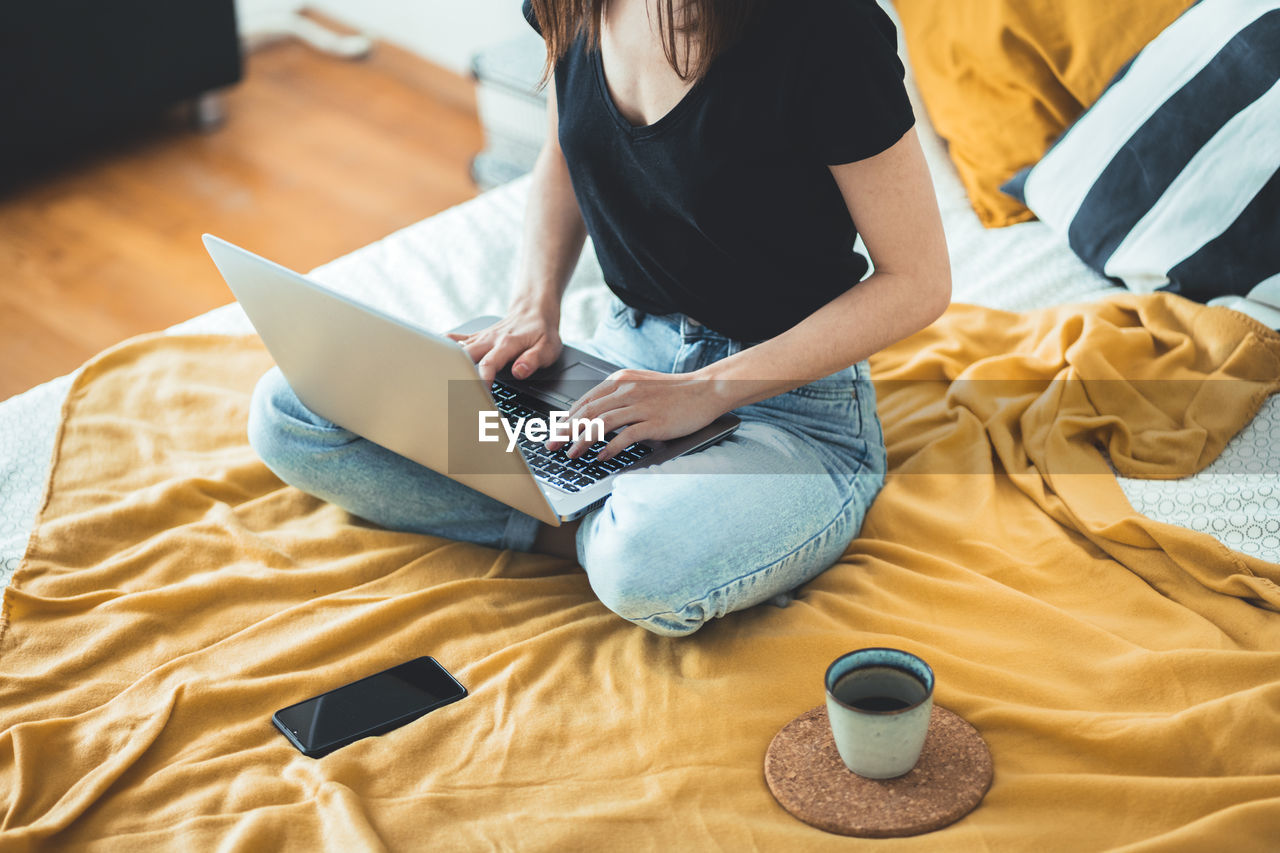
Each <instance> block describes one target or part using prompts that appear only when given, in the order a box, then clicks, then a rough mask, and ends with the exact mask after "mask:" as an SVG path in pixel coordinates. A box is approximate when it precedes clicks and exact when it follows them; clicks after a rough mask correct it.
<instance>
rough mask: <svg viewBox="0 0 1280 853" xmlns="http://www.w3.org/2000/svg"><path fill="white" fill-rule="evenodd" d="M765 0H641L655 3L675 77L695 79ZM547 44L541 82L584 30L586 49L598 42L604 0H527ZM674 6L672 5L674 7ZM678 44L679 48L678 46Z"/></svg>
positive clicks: (663, 42) (743, 27)
mask: <svg viewBox="0 0 1280 853" xmlns="http://www.w3.org/2000/svg"><path fill="white" fill-rule="evenodd" d="M766 1H767V0H646V4H648V3H653V4H654V5H656V6H657V11H658V16H659V31H660V33H661V35H662V50H663V52H664V53H665V54H666V55H667V61H668V62H670V63H671V67H672V68H674V69H675V72H676V74H678V75H679V76H680V79H681V80H690V79H694V80H696V79H699V78H701V77H702V75H704V74H706V73H707V69H708V68H710V67H711V63H712V62H713V61H714V60H715V58H716V57H717V56H719V55H720V54H721V53H722V52H723V51H724V49H725V48H726V47H728V46H729V45H730V44H732V43H733V41H734V40H735V39H736V38H737V37H738V36H740V35H741V34H742V31H743V30H744V29H746V27H747V24H748V23H750V21H751V19H752V18H753V17H754V16H755V15H756V13H757V12H758V11H759V10H760V8H761V7H762V6H763V5H764V4H765V2H766ZM531 2H532V4H533V12H534V15H535V16H536V17H537V19H538V27H539V28H540V29H541V30H542V37H543V39H544V40H545V41H546V43H547V64H546V65H545V66H544V67H543V69H542V80H541V81H540V82H539V85H546V84H547V82H548V81H549V80H550V79H551V76H552V74H553V73H554V72H555V67H556V64H557V63H558V62H559V61H560V60H561V59H563V58H564V55H565V54H566V53H568V52H569V46H570V45H572V44H573V42H574V41H575V40H576V39H577V38H578V36H580V35H582V34H584V33H585V34H586V37H587V40H586V41H587V48H588V49H594V48H596V47H598V46H599V44H600V22H601V19H602V18H603V16H604V6H605V3H606V2H607V0H531ZM677 7H678V8H677ZM681 48H683V50H682V49H681Z"/></svg>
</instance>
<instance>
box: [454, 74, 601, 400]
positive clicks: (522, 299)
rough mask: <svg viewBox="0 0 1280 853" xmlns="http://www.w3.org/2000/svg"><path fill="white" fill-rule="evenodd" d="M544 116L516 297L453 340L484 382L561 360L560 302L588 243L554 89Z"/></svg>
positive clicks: (521, 374) (518, 374)
mask: <svg viewBox="0 0 1280 853" xmlns="http://www.w3.org/2000/svg"><path fill="white" fill-rule="evenodd" d="M547 116H548V119H547V124H548V127H547V140H546V142H545V143H544V144H543V146H542V151H541V152H540V153H539V155H538V160H537V163H536V164H535V165H534V167H533V179H532V183H531V185H530V187H529V205H528V208H527V210H526V212H525V220H524V234H523V237H522V239H521V248H520V261H519V265H518V267H517V270H518V272H517V280H516V293H515V297H514V298H513V299H512V301H511V306H510V308H508V310H507V316H506V317H504V318H503V319H502V320H501V321H499V322H498V323H495V324H494V325H492V326H490V327H489V328H487V329H483V330H481V331H479V332H477V333H475V334H473V335H465V336H462V335H455V336H452V337H453V338H454V340H457V341H459V342H461V343H462V345H463V348H464V349H465V350H466V351H467V354H468V355H469V356H471V358H472V360H473V361H476V364H477V366H478V367H479V369H480V375H481V376H482V377H483V378H484V380H485V381H486V382H492V381H493V377H494V376H495V375H497V373H498V371H499V370H501V369H502V368H503V367H505V366H506V365H508V364H512V361H513V360H514V364H512V368H511V372H512V373H513V374H514V375H515V376H517V377H519V378H524V377H526V376H528V375H529V374H531V373H533V372H534V371H535V370H537V369H538V368H539V367H544V366H546V365H548V364H550V363H551V362H553V361H555V359H556V357H557V356H558V355H559V354H560V346H561V344H560V331H559V329H560V300H561V298H562V297H563V296H564V289H565V287H567V286H568V284H569V277H570V276H571V275H572V274H573V269H574V267H575V266H576V265H577V263H578V256H579V255H581V254H582V246H583V243H584V242H585V240H586V237H587V228H586V225H585V224H583V221H582V212H581V211H580V210H579V209H578V202H577V199H576V198H575V197H574V195H573V186H572V184H571V183H570V181H569V167H568V165H567V164H566V163H565V160H564V152H563V151H561V150H560V139H559V107H558V106H557V104H556V94H555V87H554V86H552V87H550V93H549V96H548V98H547Z"/></svg>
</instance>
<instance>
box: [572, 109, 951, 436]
mask: <svg viewBox="0 0 1280 853" xmlns="http://www.w3.org/2000/svg"><path fill="white" fill-rule="evenodd" d="M831 174H832V175H833V176H834V177H835V180H836V183H837V184H838V185H839V187H840V191H841V193H842V194H843V196H844V199H845V203H846V204H847V205H848V207H849V213H850V215H851V216H852V217H853V221H854V222H855V223H857V226H858V230H859V232H860V233H861V234H862V239H863V241H864V242H865V243H866V246H867V251H868V252H869V253H870V255H871V259H872V261H873V262H874V264H875V272H874V273H873V274H872V275H871V276H870V277H868V278H867V279H866V280H864V281H863V282H861V283H860V284H858V285H857V286H856V287H853V288H850V289H849V290H848V291H846V292H845V293H843V294H842V295H840V296H838V297H836V298H835V299H833V300H831V301H830V302H828V303H827V304H826V305H824V306H823V307H822V308H819V309H818V310H817V311H815V312H813V313H812V314H810V315H809V316H808V317H806V318H805V319H804V320H802V321H801V322H800V323H798V324H796V325H795V326H793V327H792V328H790V329H788V330H787V331H785V332H783V333H782V334H780V335H778V336H777V337H775V338H771V339H770V340H768V341H765V342H764V343H761V344H758V345H757V346H754V347H752V348H750V349H748V350H743V351H742V352H740V353H737V354H736V355H733V356H730V357H729V358H726V359H723V360H721V361H718V362H716V363H714V364H711V365H708V366H706V367H704V368H702V369H701V370H697V371H694V372H693V373H687V374H680V375H675V376H671V375H665V374H657V373H654V372H652V371H644V370H621V371H618V372H617V373H615V374H613V375H612V376H611V377H610V378H609V379H608V380H606V381H605V382H603V383H601V384H600V385H599V386H597V387H596V388H594V389H592V390H591V391H590V392H589V393H588V394H587V395H586V396H584V397H583V398H582V399H581V400H579V401H578V403H577V405H576V406H575V407H574V409H573V410H572V411H571V412H570V415H569V416H570V417H584V418H595V417H599V418H602V419H603V420H604V424H605V427H606V429H609V430H612V429H617V428H618V427H620V426H623V425H626V424H629V426H627V427H626V429H624V430H622V432H621V433H619V435H618V436H617V437H616V438H615V439H614V440H613V441H612V442H610V445H609V447H608V448H607V450H606V452H602V453H601V454H600V456H601V458H607V457H608V456H612V455H613V454H614V453H616V452H618V451H619V450H621V449H622V448H624V447H626V446H628V445H630V444H631V443H632V442H635V441H640V440H642V439H646V438H656V439H667V438H676V437H678V436H681V435H687V434H689V433H691V432H694V431H695V430H697V429H700V428H701V427H703V426H706V425H707V424H709V423H711V421H713V420H715V418H717V417H718V416H720V415H722V414H724V413H725V412H728V411H731V410H732V409H736V408H738V407H739V406H745V405H747V404H749V403H754V402H757V401H759V400H764V399H767V398H769V397H772V396H775V395H777V394H781V393H784V392H786V391H790V390H791V389H793V388H797V387H799V386H801V385H805V384H807V383H809V382H812V381H814V380H816V379H820V378H822V377H823V376H828V375H830V374H832V373H835V372H836V371H838V370H843V369H844V368H846V367H849V366H850V365H852V364H856V363H857V362H859V361H862V360H863V359H864V358H866V357H868V356H869V355H871V354H872V353H875V352H878V351H879V350H881V349H884V348H885V347H886V346H888V345H890V344H892V343H894V342H896V341H899V340H901V339H902V338H905V337H907V336H908V335H911V334H913V333H915V332H917V331H919V330H920V329H923V328H924V327H925V326H928V325H929V324H930V323H932V322H933V321H934V320H936V319H937V318H938V316H939V315H941V314H942V312H943V311H944V310H946V307H947V305H948V304H949V303H950V301H951V262H950V258H949V256H948V253H947V244H946V237H945V235H944V234H943V230H942V216H941V214H940V213H939V212H938V201H937V197H936V196H935V194H934V189H933V181H932V179H931V178H930V176H929V169H928V166H927V165H926V164H925V160H924V154H923V152H922V151H921V150H920V142H919V139H918V137H917V136H916V132H915V131H914V130H912V131H910V132H908V133H907V134H906V136H904V137H903V138H902V139H901V140H899V141H898V142H897V143H896V144H894V145H893V146H892V147H890V148H889V149H888V150H886V151H884V152H883V153H881V154H878V155H876V156H875V157H871V158H869V159H867V160H862V161H859V162H857V163H849V164H846V165H843V166H833V167H831ZM780 286H781V285H780ZM584 451H585V442H579V444H578V445H576V446H574V447H572V448H570V451H569V453H570V455H575V456H576V455H580V454H581V453H582V452H584Z"/></svg>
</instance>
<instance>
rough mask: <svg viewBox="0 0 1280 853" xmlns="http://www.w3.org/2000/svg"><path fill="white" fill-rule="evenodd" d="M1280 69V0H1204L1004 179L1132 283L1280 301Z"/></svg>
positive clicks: (1104, 269) (1081, 249)
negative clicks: (1035, 159) (1033, 160)
mask: <svg viewBox="0 0 1280 853" xmlns="http://www.w3.org/2000/svg"><path fill="white" fill-rule="evenodd" d="M1278 79H1280V0H1200V2H1199V3H1197V4H1196V5H1194V6H1192V7H1191V8H1190V9H1188V10H1187V11H1186V12H1185V13H1183V15H1182V16H1181V17H1180V18H1178V20H1176V21H1175V22H1174V23H1173V24H1171V25H1170V26H1169V27H1168V28H1167V29H1165V31H1164V32H1163V33H1161V34H1160V35H1159V36H1158V37H1156V39H1155V40H1154V41H1152V42H1151V43H1150V44H1149V45H1147V47H1146V48H1144V49H1143V50H1142V52H1141V53H1139V54H1138V55H1137V56H1136V57H1135V58H1134V59H1133V61H1131V62H1130V63H1129V64H1128V65H1127V66H1126V67H1125V68H1124V69H1122V70H1121V71H1120V73H1119V75H1117V77H1116V79H1115V80H1114V81H1112V83H1111V85H1110V87H1109V88H1108V89H1107V90H1106V91H1105V92H1104V93H1103V95H1102V97H1101V98H1099V99H1098V101H1097V103H1095V104H1094V105H1093V106H1092V107H1091V108H1090V109H1089V110H1088V111H1086V112H1085V114H1084V115H1083V116H1081V117H1080V119H1079V120H1078V121H1077V122H1076V123H1075V124H1074V125H1073V126H1072V127H1071V128H1070V129H1068V130H1067V132H1066V133H1065V134H1063V136H1062V138H1061V139H1059V140H1058V142H1057V143H1056V144H1055V145H1054V146H1053V148H1051V149H1050V150H1049V152H1048V153H1047V154H1045V156H1044V158H1043V159H1041V160H1040V162H1039V163H1037V164H1036V165H1035V166H1033V167H1031V168H1028V169H1024V170H1023V171H1022V172H1020V173H1019V174H1018V175H1017V176H1015V177H1014V178H1013V180H1011V181H1010V182H1009V183H1008V184H1006V185H1005V186H1004V190H1005V192H1007V193H1009V194H1010V195H1012V196H1013V197H1015V198H1017V199H1018V200H1020V201H1022V202H1024V203H1025V204H1026V205H1027V206H1028V207H1030V208H1031V209H1032V210H1033V211H1034V212H1035V213H1036V215H1037V216H1039V217H1040V219H1041V220H1043V221H1044V222H1046V223H1048V224H1049V225H1050V226H1051V227H1053V228H1054V229H1056V230H1057V231H1059V232H1064V233H1065V236H1066V238H1067V240H1068V241H1069V242H1070V244H1071V248H1072V249H1073V250H1075V252H1076V253H1077V254H1078V255H1080V257H1081V258H1083V259H1084V261H1085V262H1086V263H1088V264H1089V265H1090V266H1092V267H1093V268H1094V269H1096V270H1098V271H1099V272H1101V273H1102V274H1103V275H1106V276H1107V277H1109V278H1111V279H1113V280H1115V281H1117V282H1120V283H1123V284H1125V285H1127V286H1128V287H1129V288H1131V289H1133V290H1137V291H1151V290H1169V291H1173V292H1175V293H1180V294H1182V295H1184V296H1187V297H1189V298H1191V299H1195V300H1198V301H1200V302H1209V301H1211V300H1216V299H1219V298H1221V297H1233V298H1232V299H1231V301H1232V302H1235V301H1239V297H1246V296H1252V298H1253V299H1256V300H1259V301H1261V302H1263V303H1272V308H1274V309H1276V310H1277V311H1280V85H1277V80H1278ZM1277 317H1280V314H1278V315H1277Z"/></svg>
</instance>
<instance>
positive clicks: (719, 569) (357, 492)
mask: <svg viewBox="0 0 1280 853" xmlns="http://www.w3.org/2000/svg"><path fill="white" fill-rule="evenodd" d="M580 346H581V348H582V349H584V350H588V351H590V352H593V353H595V354H596V355H598V356H600V357H601V358H605V359H607V360H609V361H612V362H614V363H616V364H619V365H625V366H628V367H638V368H645V369H649V370H656V371H661V372H664V373H683V372H688V371H693V370H697V369H698V368H700V367H703V366H705V365H707V364H711V363H712V362H715V361H718V360H720V359H722V358H725V357H727V356H730V355H733V354H734V353H736V352H739V351H740V350H741V349H742V348H743V346H744V344H742V343H741V342H738V341H734V340H731V339H729V338H726V337H724V336H723V335H720V334H717V333H715V332H713V331H711V330H710V329H707V328H706V327H704V326H700V325H698V324H697V323H696V322H694V321H693V320H690V319H689V318H687V317H684V316H683V315H679V314H673V315H663V316H655V315H646V314H641V313H639V312H636V311H634V310H633V309H628V308H626V307H625V306H623V305H622V303H620V302H616V303H615V304H614V309H613V312H612V314H611V316H610V317H609V318H608V319H606V320H605V321H604V322H602V323H601V324H600V326H599V328H598V329H597V330H596V333H595V336H594V337H593V338H592V340H591V341H590V342H588V343H586V344H583V345H580ZM735 414H737V415H738V417H740V418H741V419H742V425H741V426H740V427H739V428H738V430H737V432H735V433H734V434H733V435H731V436H730V437H729V438H727V439H725V440H724V441H722V442H720V443H719V444H716V445H715V446H713V447H710V448H707V449H705V450H702V451H700V452H697V453H693V454H689V455H687V456H683V457H680V458H678V459H672V460H670V461H668V462H664V463H662V464H661V465H657V466H653V467H651V468H649V469H646V470H643V471H636V472H631V473H623V474H621V475H620V476H618V477H617V478H616V484H615V486H614V489H613V494H612V495H610V497H609V499H608V501H606V502H605V504H604V505H603V506H602V507H600V508H599V509H596V510H594V511H593V512H591V513H589V514H588V515H586V516H584V517H583V519H582V524H581V526H580V527H579V528H578V533H577V553H578V561H579V563H580V564H581V565H582V567H583V568H584V569H586V572H587V576H588V577H589V579H590V582H591V587H592V589H593V590H594V591H595V593H596V595H597V596H598V597H599V598H600V600H601V601H602V602H603V603H604V605H605V606H606V607H608V608H609V609H610V610H612V611H614V612H615V613H617V614H618V615H619V616H621V617H623V618H624V619H627V620H629V621H631V622H634V623H636V624H638V625H641V626H643V627H644V628H647V629H649V630H650V631H653V632H655V633H658V634H662V635H666V636H679V635H684V634H690V633H692V632H694V631H696V630H697V629H698V628H699V627H701V626H702V625H703V624H704V623H705V622H706V621H707V620H709V619H711V618H713V617H720V616H724V615H725V614H727V613H731V612H733V611H735V610H741V609H743V608H746V607H751V606H753V605H756V604H760V603H762V602H765V601H770V600H778V599H779V597H780V596H785V595H786V594H788V593H789V592H791V591H792V590H794V589H796V588H797V587H799V586H800V585H801V584H803V583H805V582H806V581H808V580H811V579H812V578H813V577H815V576H816V575H818V574H819V573H821V572H822V571H824V570H825V569H827V568H828V567H830V566H831V565H832V563H834V562H835V561H836V560H837V559H839V557H840V556H841V554H843V553H844V550H845V548H846V547H848V545H849V542H850V541H851V540H852V539H853V537H854V536H856V535H857V533H858V530H859V528H860V527H861V526H862V519H863V516H864V515H865V514H866V510H867V507H868V506H870V504H871V501H872V500H873V499H874V498H875V496H876V494H877V493H878V492H879V490H880V487H881V486H882V485H883V484H884V475H885V465H886V460H885V449H884V435H883V433H882V432H881V429H880V421H879V419H878V418H877V416H876V409H875V391H874V389H873V387H872V384H871V381H870V377H869V371H868V367H867V364H866V362H861V363H859V364H857V365H854V366H853V367H850V368H848V369H846V370H843V371H840V372H839V373H835V374H832V375H831V376H828V377H825V378H823V379H820V380H818V381H816V382H812V383H810V384H808V385H804V386H801V387H799V388H796V389H795V390H793V391H790V392H788V393H785V394H780V395H778V396H776V397H772V398H770V399H768V400H763V401H761V402H759V403H753V404H751V405H749V406H743V407H742V408H740V409H737V410H736V411H735ZM249 438H250V441H251V443H252V444H253V447H254V448H255V449H256V450H257V452H258V454H259V455H260V456H261V457H262V459H263V460H264V461H265V462H266V463H267V465H268V466H269V467H270V468H271V470H272V471H274V472H275V473H276V474H277V475H279V477H280V478H281V479H282V480H284V481H285V482H287V483H289V484H291V485H294V486H297V487H298V488H300V489H303V490H304V491H307V492H309V493H311V494H314V495H317V496H319V497H321V498H324V499H325V500H328V501H331V502H333V503H335V504H338V505H339V506H341V507H343V508H344V509H347V510H348V511H350V512H351V513H353V514H354V515H357V516H360V517H361V518H365V519H367V520H369V521H372V522H375V523H377V524H379V525H382V526H384V527H388V528H393V529H397V530H407V531H414V532H418V533H426V534H431V535H434V536H442V537H446V538H449V539H455V540H463V541H467V542H475V543H478V544H481V545H488V546H492V547H497V548H510V549H514V550H521V551H528V550H530V549H531V548H532V546H533V542H534V537H535V536H536V534H537V531H538V524H539V522H538V521H537V520H536V519H534V518H532V517H531V516H528V515H525V514H524V513H522V512H519V511H517V510H514V509H512V508H511V507H508V506H507V505H505V504H503V503H500V502H498V501H496V500H494V499H492V498H489V497H487V496H485V495H482V494H480V493H479V492H476V491H473V490H472V489H470V488H468V487H466V486H462V485H460V484H458V483H456V482H454V481H453V480H450V479H449V478H448V477H445V476H443V475H441V474H437V473H436V472H434V471H432V470H430V469H428V468H424V467H422V466H421V465H418V464H416V463H414V462H411V461H409V460H407V459H405V458H404V457H402V456H399V455H397V454H395V453H392V452H391V451H389V450H386V449H385V448H382V447H380V446H378V445H376V444H373V443H372V442H370V441H367V440H365V439H363V438H360V437H359V436H357V435H355V434H354V433H351V432H349V431H347V430H344V429H342V428H341V427H339V426H336V425H335V424H333V423H332V422H330V421H327V420H325V419H323V418H321V417H319V416H318V415H316V414H314V413H313V412H311V411H309V410H308V409H307V408H306V407H305V406H303V405H302V403H301V402H299V401H298V398H297V397H296V396H295V395H294V393H293V391H292V389H291V388H290V387H289V385H288V384H287V383H286V382H285V380H284V378H283V377H282V376H281V375H280V372H279V371H278V370H276V369H273V370H272V371H270V372H269V373H268V374H267V375H266V376H264V377H263V378H262V380H261V381H260V382H259V384H258V387H257V389H256V390H255V392H254V399H253V407H252V410H251V414H250V419H249ZM783 600H786V599H785V598H784V599H783Z"/></svg>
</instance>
